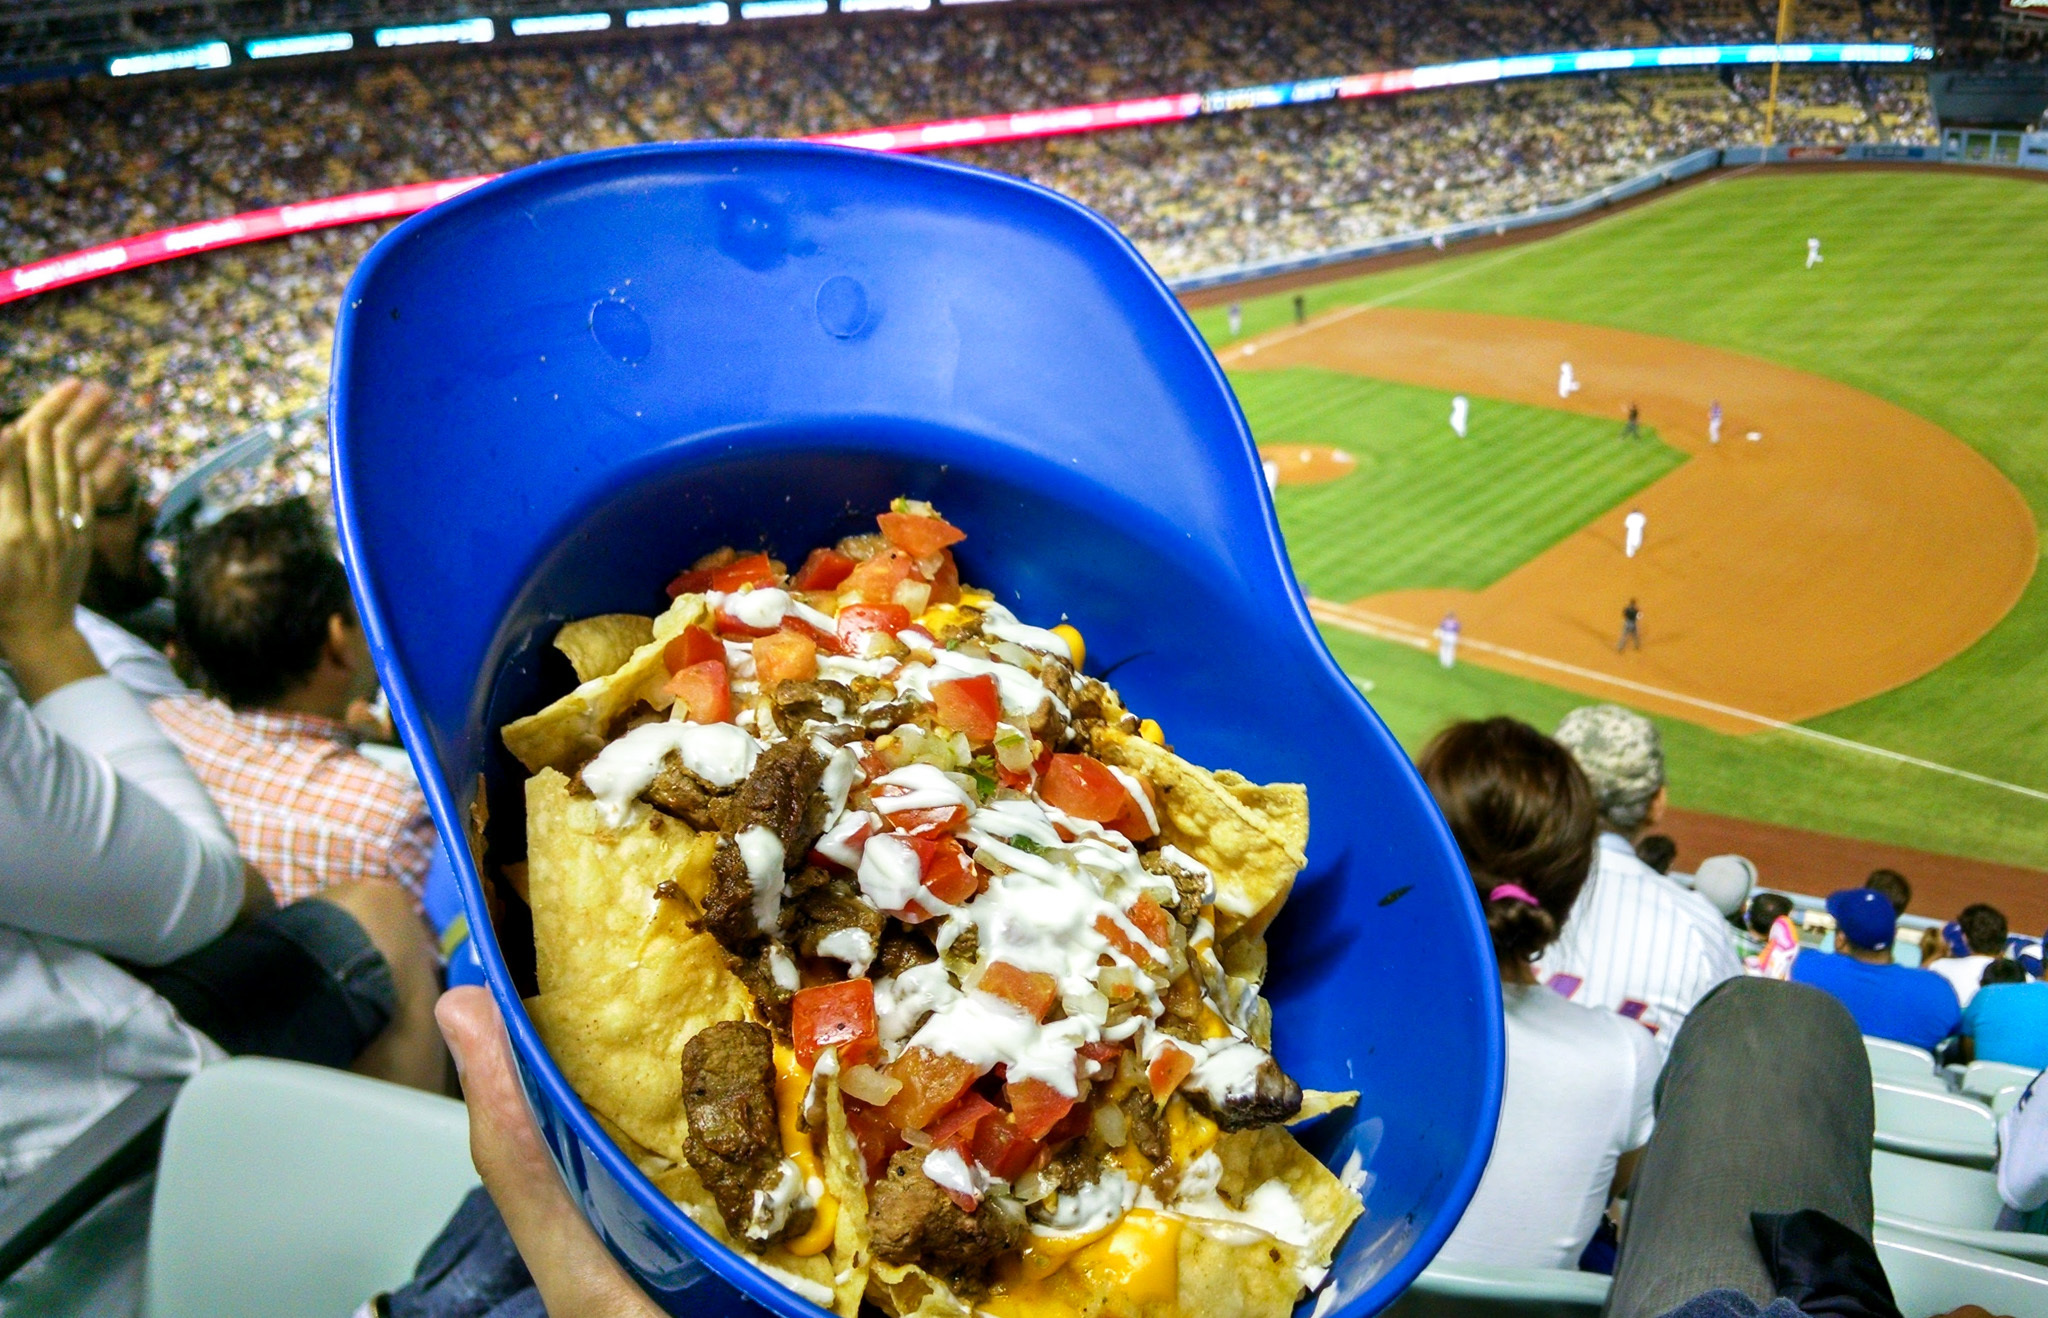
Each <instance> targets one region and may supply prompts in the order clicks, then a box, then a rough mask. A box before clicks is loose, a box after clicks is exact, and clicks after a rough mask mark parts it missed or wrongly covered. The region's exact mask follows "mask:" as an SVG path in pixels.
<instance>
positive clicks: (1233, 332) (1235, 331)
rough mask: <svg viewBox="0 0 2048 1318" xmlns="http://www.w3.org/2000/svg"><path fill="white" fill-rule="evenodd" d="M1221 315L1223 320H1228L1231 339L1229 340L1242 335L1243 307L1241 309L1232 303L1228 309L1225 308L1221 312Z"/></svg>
mask: <svg viewBox="0 0 2048 1318" xmlns="http://www.w3.org/2000/svg"><path fill="white" fill-rule="evenodd" d="M1223 315H1224V318H1225V319H1226V320H1228V321H1229V322H1230V337H1231V338H1233V339H1234V338H1236V337H1237V336H1238V335H1240V334H1242V333H1244V308H1243V307H1241V306H1239V305H1238V304H1237V303H1235V302H1233V303H1231V304H1230V305H1229V306H1228V307H1225V308H1224V310H1223Z"/></svg>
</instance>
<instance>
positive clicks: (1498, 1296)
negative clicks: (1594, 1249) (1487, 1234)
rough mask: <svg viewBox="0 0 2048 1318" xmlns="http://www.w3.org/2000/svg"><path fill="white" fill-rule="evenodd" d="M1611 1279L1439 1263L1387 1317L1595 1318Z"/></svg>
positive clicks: (1586, 1274) (1552, 1270)
mask: <svg viewBox="0 0 2048 1318" xmlns="http://www.w3.org/2000/svg"><path fill="white" fill-rule="evenodd" d="M1611 1284H1612V1279H1611V1278H1608V1277H1603V1276H1600V1275H1599V1274H1598V1273H1592V1272H1567V1271H1564V1270H1561V1269H1556V1268H1496V1267H1489V1266H1486V1265H1484V1264H1478V1263H1446V1262H1444V1261H1443V1260H1441V1259H1439V1260H1437V1261H1436V1262H1435V1263H1432V1264H1430V1265H1429V1267H1427V1268H1425V1269H1424V1270H1423V1273H1422V1275H1421V1276H1420V1277H1417V1278H1416V1279H1415V1284H1414V1285H1413V1286H1410V1287H1409V1288H1408V1291H1407V1293H1406V1294H1404V1295H1403V1296H1402V1297H1401V1298H1400V1299H1399V1300H1396V1301H1395V1302H1394V1304H1393V1307H1392V1308H1390V1309H1388V1310H1387V1315H1388V1318H1462V1315H1468V1314H1469V1315H1475V1316H1476V1318H1593V1316H1594V1315H1597V1314H1598V1313H1599V1312H1600V1307H1601V1306H1602V1305H1603V1304H1605V1303H1606V1302H1607V1290H1608V1287H1609V1286H1610V1285H1611Z"/></svg>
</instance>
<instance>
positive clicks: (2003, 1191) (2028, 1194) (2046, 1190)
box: [1998, 1076, 2048, 1233]
mask: <svg viewBox="0 0 2048 1318" xmlns="http://www.w3.org/2000/svg"><path fill="white" fill-rule="evenodd" d="M1998 1197H1999V1198H2000V1199H2002V1200H2004V1201H2005V1211H2004V1212H2002V1213H2000V1214H1999V1215H1998V1229H1999V1230H2001V1231H2033V1232H2036V1233H2041V1232H2048V1085H2043V1084H2042V1083H2041V1077H2040V1076H2035V1077H2034V1080H2033V1083H2032V1084H2030V1085H2028V1086H2027V1089H2026V1092H2025V1093H2023V1094H2021V1095H2020V1101H2019V1102H2017V1103H2015V1104H2014V1105H2013V1108H2012V1111H2010V1112H2008V1113H2006V1114H2005V1115H2004V1116H2002V1117H2000V1118H1999V1119H1998Z"/></svg>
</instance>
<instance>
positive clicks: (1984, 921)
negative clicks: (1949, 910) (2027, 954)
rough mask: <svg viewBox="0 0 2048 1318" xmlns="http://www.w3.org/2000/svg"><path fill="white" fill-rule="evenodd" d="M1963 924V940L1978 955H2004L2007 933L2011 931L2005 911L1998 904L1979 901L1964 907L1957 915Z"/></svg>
mask: <svg viewBox="0 0 2048 1318" xmlns="http://www.w3.org/2000/svg"><path fill="white" fill-rule="evenodd" d="M1956 923H1957V924H1959V925H1961V926H1962V930H1963V941H1964V942H1965V943H1967V944H1969V947H1970V950H1971V951H1972V952H1975V953H1976V954H1977V955H1978V956H2004V955H2005V935H2006V934H2007V932H2009V931H2008V930H2007V928H2006V924H2005V912H2004V911H2001V910H1999V909H1998V908H1997V907H1996V906H1986V905H1985V904H1984V903H1983V902H1977V903H1975V904H1973V905H1970V906H1965V907H1964V908H1963V913H1962V914H1961V915H1958V916H1957V917H1956Z"/></svg>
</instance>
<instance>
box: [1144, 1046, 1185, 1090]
mask: <svg viewBox="0 0 2048 1318" xmlns="http://www.w3.org/2000/svg"><path fill="white" fill-rule="evenodd" d="M1194 1069H1195V1059H1194V1056H1193V1054H1191V1053H1188V1052H1187V1051H1185V1050H1183V1049H1180V1048H1176V1047H1174V1046H1173V1045H1172V1044H1168V1045H1166V1046H1165V1047H1164V1048H1161V1049H1160V1050H1159V1056H1157V1057H1155V1058H1153V1059H1152V1065H1150V1066H1148V1067H1146V1068H1145V1082H1146V1083H1147V1084H1149V1085H1150V1086H1151V1087H1152V1101H1153V1102H1154V1103H1164V1102H1165V1101H1166V1096H1167V1095H1168V1094H1171V1093H1172V1092H1173V1091H1174V1090H1176V1089H1178V1088H1180V1082H1181V1081H1183V1080H1185V1079H1187V1078H1188V1074H1189V1072H1191V1071H1193V1070H1194Z"/></svg>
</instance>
